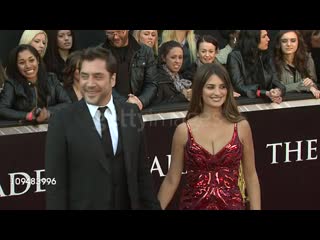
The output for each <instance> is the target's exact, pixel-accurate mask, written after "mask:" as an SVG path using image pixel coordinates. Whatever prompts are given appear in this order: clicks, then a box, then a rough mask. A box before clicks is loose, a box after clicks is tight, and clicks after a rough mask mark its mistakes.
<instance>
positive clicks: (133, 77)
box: [102, 34, 157, 108]
mask: <svg viewBox="0 0 320 240" xmlns="http://www.w3.org/2000/svg"><path fill="white" fill-rule="evenodd" d="M129 41H130V44H131V47H132V48H133V50H134V54H133V56H132V59H131V61H130V70H129V78H130V86H131V90H132V93H133V94H134V95H135V96H137V97H138V98H139V99H140V101H141V102H142V104H143V107H144V108H145V107H147V106H148V105H149V104H150V103H151V101H152V100H153V98H154V97H155V96H156V93H157V83H156V81H155V76H156V72H157V66H156V61H155V58H154V53H153V50H152V49H151V48H150V47H148V46H146V45H144V44H141V45H140V44H139V43H138V42H137V41H136V40H135V38H134V37H132V36H131V34H129ZM102 47H104V48H107V49H110V50H112V48H113V47H112V46H111V45H110V42H109V41H108V40H107V41H106V42H105V43H104V44H103V45H102ZM112 93H113V96H114V97H115V98H118V100H120V101H122V102H124V101H126V100H127V99H128V97H127V96H121V95H120V94H119V93H118V92H117V91H116V90H115V89H114V88H113V91H112Z"/></svg>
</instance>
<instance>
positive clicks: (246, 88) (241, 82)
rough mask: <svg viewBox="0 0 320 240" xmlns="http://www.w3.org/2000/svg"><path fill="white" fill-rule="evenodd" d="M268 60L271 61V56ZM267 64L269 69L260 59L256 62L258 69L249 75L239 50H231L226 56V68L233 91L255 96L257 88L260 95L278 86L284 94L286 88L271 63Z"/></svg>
mask: <svg viewBox="0 0 320 240" xmlns="http://www.w3.org/2000/svg"><path fill="white" fill-rule="evenodd" d="M270 61H272V59H271V58H270ZM269 64H270V69H271V70H269V71H267V69H266V68H265V66H263V63H262V61H261V59H260V62H259V64H257V67H258V69H257V70H256V71H255V72H256V74H254V75H249V73H248V71H247V70H246V67H245V64H244V61H243V58H242V55H241V53H240V51H232V52H231V53H230V54H229V56H228V60H227V70H228V72H229V74H230V78H231V82H232V85H233V87H234V89H235V91H236V92H238V93H240V94H241V95H242V96H247V97H249V98H256V97H257V96H256V92H257V90H258V89H259V90H260V91H261V95H262V96H265V93H266V91H269V90H270V89H272V88H280V89H281V92H282V96H284V95H285V90H286V88H285V86H284V85H283V84H282V83H281V82H280V81H279V80H278V76H277V73H276V71H275V68H274V65H273V63H272V62H270V63H269Z"/></svg>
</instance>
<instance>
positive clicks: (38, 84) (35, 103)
mask: <svg viewBox="0 0 320 240" xmlns="http://www.w3.org/2000/svg"><path fill="white" fill-rule="evenodd" d="M7 75H8V80H6V81H5V84H4V88H3V91H2V92H1V97H0V118H2V119H5V120H20V121H27V122H37V123H42V122H45V121H47V120H48V119H49V117H50V115H51V114H53V113H54V112H55V111H57V110H59V109H61V108H63V107H64V106H66V105H67V103H71V101H70V99H69V97H68V95H67V93H66V92H65V90H64V89H63V87H62V86H61V84H60V82H59V80H58V79H57V77H56V75H55V74H53V73H47V72H46V70H45V67H44V65H43V62H42V59H41V57H40V55H39V53H38V52H37V50H36V49H35V48H34V47H32V46H31V45H25V44H22V45H19V46H17V47H16V48H14V49H13V50H12V52H11V54H10V56H9V63H8V66H7Z"/></svg>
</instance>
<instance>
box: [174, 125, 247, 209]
mask: <svg viewBox="0 0 320 240" xmlns="http://www.w3.org/2000/svg"><path fill="white" fill-rule="evenodd" d="M187 127H188V141H187V144H186V147H185V151H184V159H185V168H186V170H187V174H186V181H185V182H186V184H185V186H183V187H182V192H181V198H180V204H179V208H180V209H182V210H187V209H189V210H242V209H245V205H244V202H243V199H242V195H241V192H240V189H239V186H238V177H239V167H240V161H241V158H242V144H241V142H240V140H239V137H238V131H237V124H235V125H234V132H233V136H232V138H231V140H230V142H229V143H227V144H226V145H225V146H224V147H223V148H222V149H221V150H220V151H219V152H217V153H216V154H214V155H213V154H211V153H209V152H208V151H207V150H206V149H205V148H203V147H202V146H201V145H199V144H198V143H197V142H196V141H195V139H194V138H193V136H192V132H191V128H190V125H189V124H188V123H187Z"/></svg>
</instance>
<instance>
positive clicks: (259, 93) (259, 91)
mask: <svg viewBox="0 0 320 240" xmlns="http://www.w3.org/2000/svg"><path fill="white" fill-rule="evenodd" d="M260 96H261V90H260V89H258V90H257V97H260Z"/></svg>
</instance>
